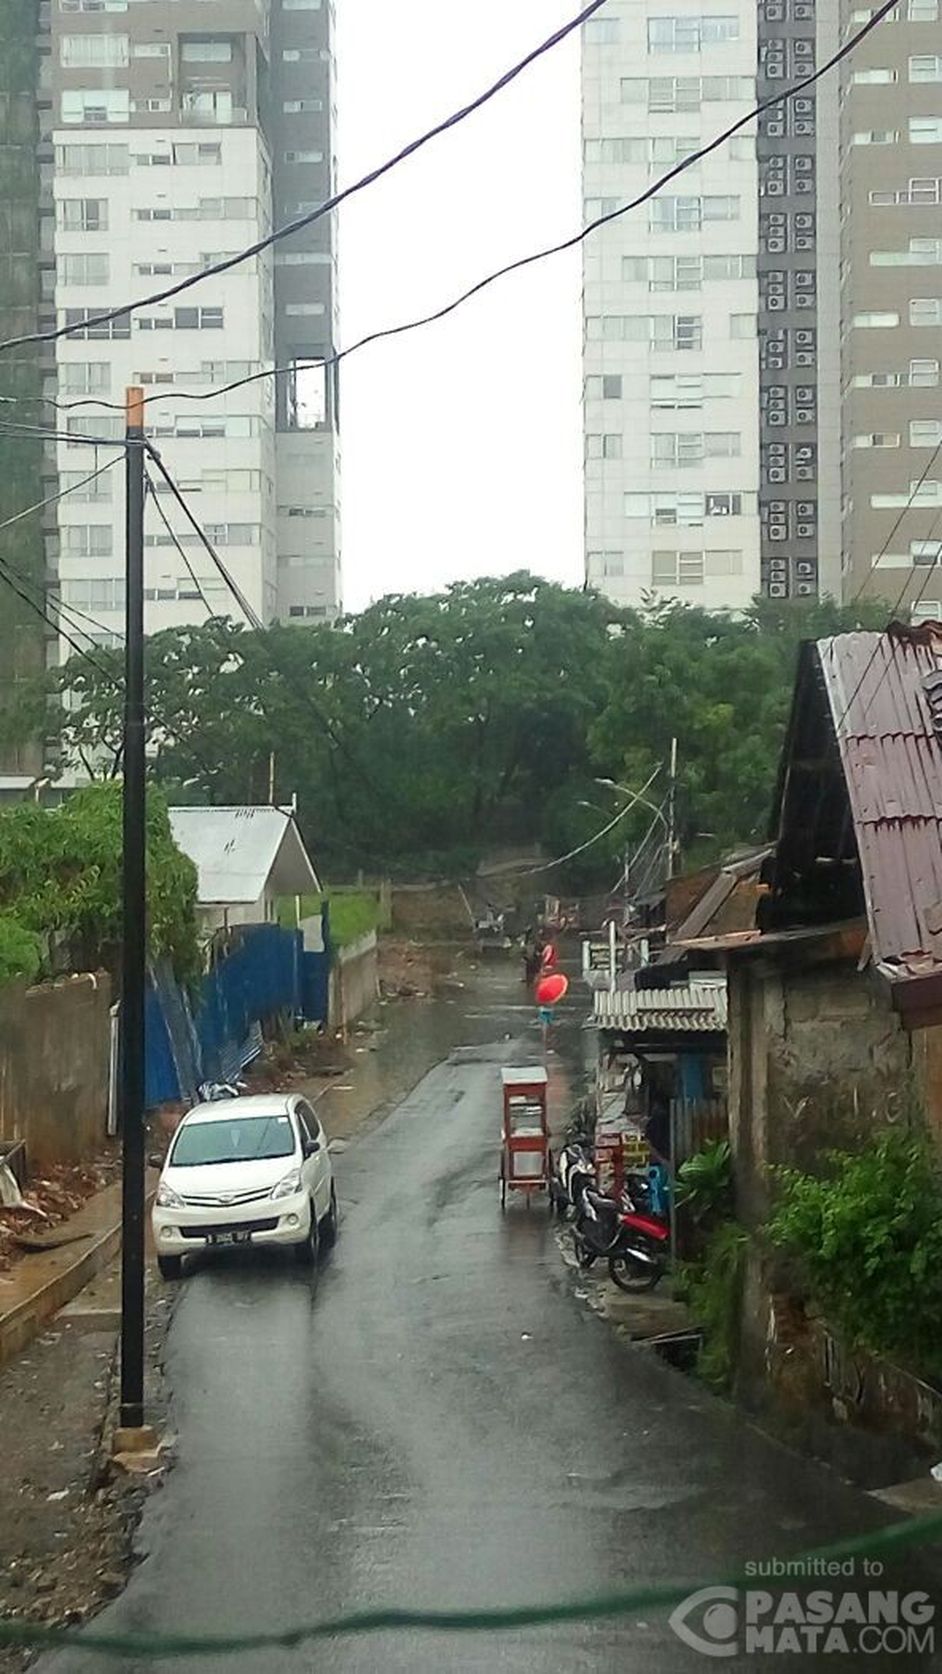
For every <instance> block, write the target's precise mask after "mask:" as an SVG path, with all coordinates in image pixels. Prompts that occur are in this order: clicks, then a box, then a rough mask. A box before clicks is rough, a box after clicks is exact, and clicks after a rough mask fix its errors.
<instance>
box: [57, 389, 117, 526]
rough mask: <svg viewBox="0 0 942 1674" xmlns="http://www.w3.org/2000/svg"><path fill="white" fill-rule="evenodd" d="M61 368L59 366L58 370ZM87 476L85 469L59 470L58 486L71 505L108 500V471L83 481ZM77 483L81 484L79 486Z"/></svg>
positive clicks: (110, 479)
mask: <svg viewBox="0 0 942 1674" xmlns="http://www.w3.org/2000/svg"><path fill="white" fill-rule="evenodd" d="M61 370H62V369H61V368H60V372H61ZM87 476H88V470H87V469H86V470H84V471H60V472H59V487H60V489H62V491H63V493H66V494H68V496H69V499H70V500H71V502H72V504H73V506H91V505H97V504H101V503H102V502H103V501H105V502H110V500H111V484H112V477H111V474H110V472H108V471H105V472H103V473H102V475H101V476H100V477H95V478H94V479H93V481H92V482H87V481H85V479H86V478H87ZM79 483H81V484H82V486H81V488H80V487H79Z"/></svg>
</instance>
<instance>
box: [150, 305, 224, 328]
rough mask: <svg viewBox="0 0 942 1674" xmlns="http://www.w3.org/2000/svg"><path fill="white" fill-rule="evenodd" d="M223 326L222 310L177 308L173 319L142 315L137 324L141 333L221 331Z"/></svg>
mask: <svg viewBox="0 0 942 1674" xmlns="http://www.w3.org/2000/svg"><path fill="white" fill-rule="evenodd" d="M223 324H224V311H223V309H222V308H175V309H174V310H173V318H172V319H171V318H170V317H169V316H167V317H166V318H164V317H163V316H160V315H141V316H139V317H138V322H137V325H138V330H139V331H221V330H222V328H223Z"/></svg>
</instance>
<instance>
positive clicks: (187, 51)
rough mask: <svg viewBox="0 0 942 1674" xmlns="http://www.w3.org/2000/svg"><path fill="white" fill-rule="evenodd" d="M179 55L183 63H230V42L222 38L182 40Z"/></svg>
mask: <svg viewBox="0 0 942 1674" xmlns="http://www.w3.org/2000/svg"><path fill="white" fill-rule="evenodd" d="M180 57H181V58H182V60H183V62H184V64H231V62H232V42H231V41H227V40H223V39H217V40H205V41H183V42H182V43H181V46H180Z"/></svg>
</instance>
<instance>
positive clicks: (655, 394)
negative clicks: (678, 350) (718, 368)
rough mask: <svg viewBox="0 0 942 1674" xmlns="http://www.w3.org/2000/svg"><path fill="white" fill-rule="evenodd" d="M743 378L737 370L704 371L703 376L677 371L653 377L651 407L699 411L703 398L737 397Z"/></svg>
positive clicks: (650, 388) (725, 398)
mask: <svg viewBox="0 0 942 1674" xmlns="http://www.w3.org/2000/svg"><path fill="white" fill-rule="evenodd" d="M740 386H741V377H740V374H739V373H738V372H704V373H703V374H702V375H693V376H688V375H687V374H686V373H683V374H682V373H674V374H672V375H670V376H663V377H653V378H652V379H651V380H650V386H649V393H650V401H651V406H652V407H656V408H660V409H662V410H666V409H679V410H684V409H687V410H696V409H698V408H700V407H702V406H703V403H704V400H705V399H706V400H727V399H731V400H735V399H736V398H737V397H738V395H739V393H740Z"/></svg>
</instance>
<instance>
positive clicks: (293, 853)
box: [170, 807, 321, 934]
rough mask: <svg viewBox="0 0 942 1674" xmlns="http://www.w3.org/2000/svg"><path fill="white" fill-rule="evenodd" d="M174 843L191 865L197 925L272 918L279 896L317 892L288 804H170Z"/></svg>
mask: <svg viewBox="0 0 942 1674" xmlns="http://www.w3.org/2000/svg"><path fill="white" fill-rule="evenodd" d="M170 824H171V827H172V829H173V835H174V838H175V840H176V843H177V845H178V847H179V848H180V849H182V851H183V853H184V854H185V855H188V856H189V858H190V860H192V862H193V864H194V866H195V867H196V870H197V873H198V877H199V884H198V893H197V910H198V913H199V919H200V927H201V929H202V930H203V931H204V932H205V933H207V934H212V933H213V932H214V931H216V930H228V929H230V928H232V927H233V926H234V925H240V924H273V923H276V922H277V919H278V901H279V899H280V898H281V897H283V896H301V895H311V894H319V893H320V887H321V886H320V882H319V880H318V877H317V873H316V871H315V869H314V863H313V861H312V860H311V857H310V855H309V854H308V852H307V849H306V847H305V844H304V839H303V837H302V836H301V833H300V831H299V830H298V825H297V821H296V819H295V816H294V813H293V811H292V809H290V808H271V807H256V808H206V807H199V808H171V809H170Z"/></svg>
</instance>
